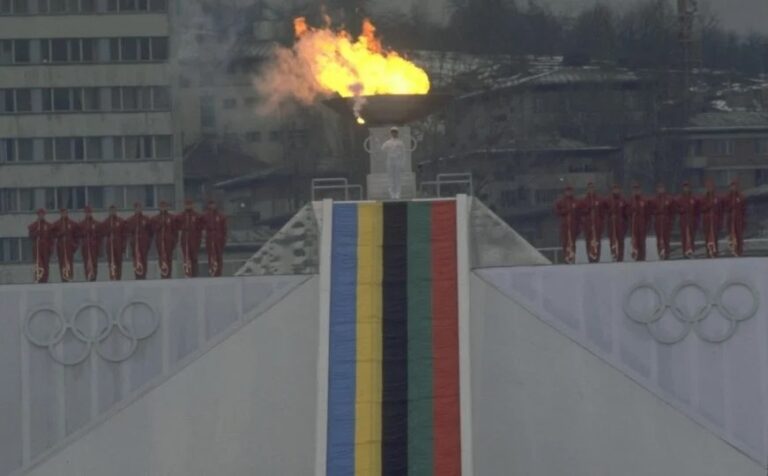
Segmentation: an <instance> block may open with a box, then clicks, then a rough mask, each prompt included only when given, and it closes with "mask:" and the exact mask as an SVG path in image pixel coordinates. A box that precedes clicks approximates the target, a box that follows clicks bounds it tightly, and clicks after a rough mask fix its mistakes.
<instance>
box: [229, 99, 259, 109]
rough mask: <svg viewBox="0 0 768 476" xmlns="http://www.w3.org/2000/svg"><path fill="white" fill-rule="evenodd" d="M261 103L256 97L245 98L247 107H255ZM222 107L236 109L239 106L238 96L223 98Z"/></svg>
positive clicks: (244, 103) (244, 102)
mask: <svg viewBox="0 0 768 476" xmlns="http://www.w3.org/2000/svg"><path fill="white" fill-rule="evenodd" d="M258 104H259V99H258V98H256V97H247V98H245V99H243V105H244V106H245V107H249V108H253V107H256V106H257V105H258ZM222 107H223V108H224V109H235V108H236V107H237V99H236V98H225V99H224V100H222Z"/></svg>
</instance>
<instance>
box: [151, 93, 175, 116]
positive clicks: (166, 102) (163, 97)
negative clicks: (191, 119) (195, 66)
mask: <svg viewBox="0 0 768 476" xmlns="http://www.w3.org/2000/svg"><path fill="white" fill-rule="evenodd" d="M152 97H153V101H154V103H153V107H152V109H156V110H161V111H166V110H169V109H170V108H171V93H170V91H169V90H168V88H163V87H155V88H152Z"/></svg>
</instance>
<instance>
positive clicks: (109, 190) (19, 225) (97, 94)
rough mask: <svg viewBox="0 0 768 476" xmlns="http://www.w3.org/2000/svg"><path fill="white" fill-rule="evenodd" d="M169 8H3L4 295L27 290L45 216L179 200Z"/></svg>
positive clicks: (46, 4)
mask: <svg viewBox="0 0 768 476" xmlns="http://www.w3.org/2000/svg"><path fill="white" fill-rule="evenodd" d="M169 3H171V2H169V1H168V0H0V284H2V283H9V282H28V281H30V280H31V271H29V269H30V263H31V245H30V243H29V241H28V240H27V239H26V235H27V225H28V224H29V223H30V222H31V221H33V220H34V211H35V210H36V209H38V208H44V209H47V210H48V211H49V213H51V214H52V215H53V214H54V213H55V211H56V210H58V209H59V208H68V209H70V210H72V211H74V213H73V215H74V217H75V218H76V219H79V218H80V216H81V214H80V213H78V211H80V210H82V209H83V208H84V207H85V206H86V205H90V206H91V207H92V208H93V209H94V210H95V211H96V212H97V215H99V216H100V217H101V216H104V215H105V210H106V209H107V208H108V207H109V206H110V205H115V206H117V207H118V208H119V209H120V210H121V211H122V212H123V213H124V214H127V213H128V211H129V210H130V209H131V208H132V206H133V203H135V202H140V203H142V204H143V206H144V207H145V208H146V209H150V210H151V209H154V208H157V206H158V204H159V203H160V202H161V201H163V200H164V201H167V202H170V203H172V204H173V203H177V202H178V201H179V200H180V197H181V196H182V180H181V176H182V173H181V171H182V161H181V159H180V155H181V154H180V146H179V140H178V135H177V134H176V128H175V127H174V124H175V120H174V109H175V108H174V104H175V102H176V100H175V94H174V92H173V89H172V87H171V86H172V78H173V77H174V73H173V70H174V66H173V64H174V61H172V60H171V58H173V57H174V54H173V48H174V45H173V42H171V41H170V37H171V30H172V28H171V22H170V20H169V18H170V12H169V7H172V6H173V5H169ZM49 218H50V219H52V220H53V219H55V215H54V216H51V217H49ZM103 274H104V273H102V275H103ZM52 275H53V276H54V277H56V276H57V273H52Z"/></svg>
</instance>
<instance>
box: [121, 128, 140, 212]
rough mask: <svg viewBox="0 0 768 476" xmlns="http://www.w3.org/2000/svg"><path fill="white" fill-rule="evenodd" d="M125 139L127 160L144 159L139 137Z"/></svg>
mask: <svg viewBox="0 0 768 476" xmlns="http://www.w3.org/2000/svg"><path fill="white" fill-rule="evenodd" d="M123 139H124V141H123V142H124V144H125V149H124V150H125V156H124V157H125V158H126V159H140V158H141V157H142V152H141V142H140V141H139V137H136V136H128V137H124V138H123ZM131 203H133V202H131Z"/></svg>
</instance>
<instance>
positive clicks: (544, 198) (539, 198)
mask: <svg viewBox="0 0 768 476" xmlns="http://www.w3.org/2000/svg"><path fill="white" fill-rule="evenodd" d="M559 195H560V190H557V189H552V190H536V193H535V197H536V203H537V204H539V205H545V204H548V203H553V202H554V201H555V200H557V197H558V196H559Z"/></svg>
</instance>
